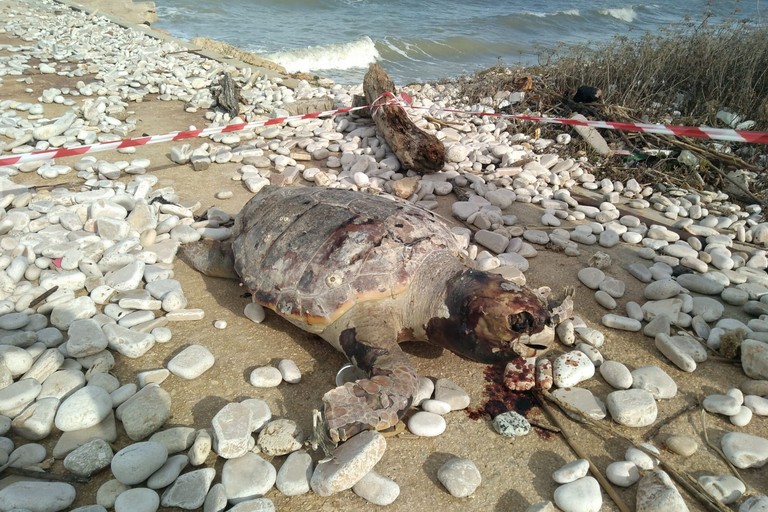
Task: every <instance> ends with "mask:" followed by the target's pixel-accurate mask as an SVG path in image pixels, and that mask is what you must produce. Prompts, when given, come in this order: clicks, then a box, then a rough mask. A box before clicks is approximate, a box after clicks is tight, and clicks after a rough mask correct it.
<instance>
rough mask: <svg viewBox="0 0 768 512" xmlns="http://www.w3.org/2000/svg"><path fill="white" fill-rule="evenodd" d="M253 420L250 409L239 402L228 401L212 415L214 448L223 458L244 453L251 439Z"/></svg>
mask: <svg viewBox="0 0 768 512" xmlns="http://www.w3.org/2000/svg"><path fill="white" fill-rule="evenodd" d="M252 424H253V420H252V413H251V409H250V408H249V407H248V406H247V405H243V404H241V403H230V404H227V405H225V406H224V407H222V408H221V410H220V411H219V412H217V413H216V415H215V416H214V417H213V420H212V421H211V425H212V426H213V438H214V450H215V451H216V453H217V454H218V455H219V456H220V457H223V458H225V459H236V458H238V457H242V456H243V455H245V454H246V452H247V451H248V449H249V446H250V443H251V441H252V439H253V438H252V436H251V432H252V431H253V428H252Z"/></svg>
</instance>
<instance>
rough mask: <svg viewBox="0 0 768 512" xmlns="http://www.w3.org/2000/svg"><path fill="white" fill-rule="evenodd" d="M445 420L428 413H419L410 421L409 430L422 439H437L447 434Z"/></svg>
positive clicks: (437, 415)
mask: <svg viewBox="0 0 768 512" xmlns="http://www.w3.org/2000/svg"><path fill="white" fill-rule="evenodd" d="M445 428H446V423H445V419H444V418H443V417H442V416H441V415H439V414H435V413H432V412H427V411H419V412H417V413H415V414H414V415H413V416H411V417H410V418H409V419H408V430H410V431H411V433H413V434H415V435H417V436H420V437H435V436H439V435H440V434H442V433H443V432H445Z"/></svg>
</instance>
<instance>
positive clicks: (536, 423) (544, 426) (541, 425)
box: [526, 418, 562, 434]
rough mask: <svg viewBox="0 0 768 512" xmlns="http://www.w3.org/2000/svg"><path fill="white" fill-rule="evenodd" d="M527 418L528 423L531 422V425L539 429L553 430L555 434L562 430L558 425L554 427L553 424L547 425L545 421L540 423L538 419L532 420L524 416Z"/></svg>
mask: <svg viewBox="0 0 768 512" xmlns="http://www.w3.org/2000/svg"><path fill="white" fill-rule="evenodd" d="M526 419H527V420H528V423H530V424H531V426H533V427H536V428H540V429H541V430H546V431H547V432H554V433H555V434H559V433H561V432H562V430H561V429H560V428H558V427H555V426H553V425H547V424H546V423H541V422H539V421H535V420H532V419H530V418H526Z"/></svg>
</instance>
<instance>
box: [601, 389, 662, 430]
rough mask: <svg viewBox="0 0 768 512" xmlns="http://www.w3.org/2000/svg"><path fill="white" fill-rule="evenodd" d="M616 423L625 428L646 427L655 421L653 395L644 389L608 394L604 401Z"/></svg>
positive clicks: (655, 412) (656, 412)
mask: <svg viewBox="0 0 768 512" xmlns="http://www.w3.org/2000/svg"><path fill="white" fill-rule="evenodd" d="M605 403H606V406H607V407H608V412H609V413H610V414H611V418H613V420H614V421H615V422H616V423H619V424H621V425H625V426H627V427H647V426H648V425H651V424H652V423H653V422H654V421H656V415H657V414H658V409H657V408H656V400H655V399H654V397H653V395H652V394H651V393H649V392H648V391H646V390H644V389H627V390H619V391H614V392H612V393H609V394H608V396H607V397H606V400H605Z"/></svg>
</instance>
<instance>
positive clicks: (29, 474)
mask: <svg viewBox="0 0 768 512" xmlns="http://www.w3.org/2000/svg"><path fill="white" fill-rule="evenodd" d="M2 473H4V474H6V475H15V476H22V477H25V478H35V479H38V480H48V481H51V482H66V483H69V484H84V483H88V482H89V481H90V479H89V478H86V477H80V476H71V475H54V474H53V473H45V472H43V471H33V470H30V469H21V468H11V467H6V468H2Z"/></svg>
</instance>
